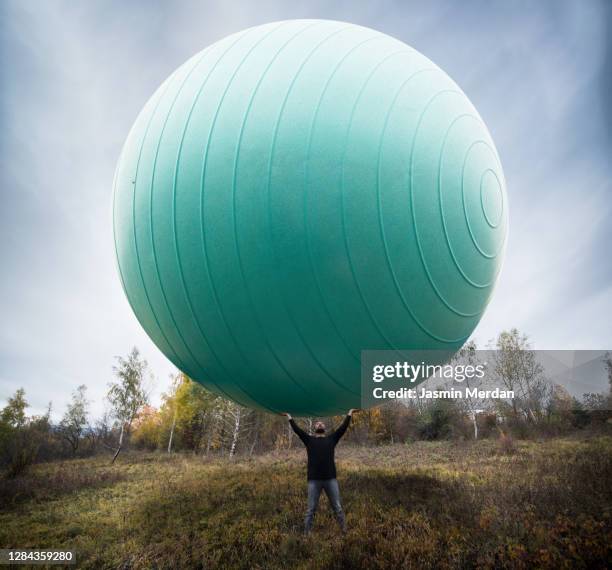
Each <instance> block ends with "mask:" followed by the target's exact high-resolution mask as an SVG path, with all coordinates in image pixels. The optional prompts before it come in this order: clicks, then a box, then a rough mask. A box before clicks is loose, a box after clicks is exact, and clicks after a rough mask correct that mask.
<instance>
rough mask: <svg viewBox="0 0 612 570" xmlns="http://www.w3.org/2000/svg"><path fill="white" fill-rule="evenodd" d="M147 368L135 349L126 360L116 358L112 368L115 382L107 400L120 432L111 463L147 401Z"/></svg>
mask: <svg viewBox="0 0 612 570" xmlns="http://www.w3.org/2000/svg"><path fill="white" fill-rule="evenodd" d="M147 367H148V365H147V361H146V360H143V359H141V358H140V352H139V351H138V349H137V348H136V347H134V348H133V349H132V351H131V352H130V354H129V355H128V357H127V358H123V357H121V356H118V357H117V365H116V366H114V367H113V371H114V373H115V376H116V377H117V380H116V381H115V382H111V383H110V384H109V389H108V394H107V398H108V401H109V403H110V405H111V408H112V411H113V415H114V417H115V418H116V420H117V421H118V423H119V430H120V431H119V445H118V447H117V451H116V452H115V455H114V456H113V460H112V463H114V462H115V460H116V459H117V456H118V455H119V453H120V452H121V450H122V448H123V440H124V436H125V434H126V433H128V432H129V430H130V427H131V425H132V422H133V421H134V418H135V417H136V416H137V414H138V412H139V411H140V410H141V409H142V407H143V406H145V405H146V404H147V403H148V401H149V397H148V394H147V391H146V389H145V377H146V373H147Z"/></svg>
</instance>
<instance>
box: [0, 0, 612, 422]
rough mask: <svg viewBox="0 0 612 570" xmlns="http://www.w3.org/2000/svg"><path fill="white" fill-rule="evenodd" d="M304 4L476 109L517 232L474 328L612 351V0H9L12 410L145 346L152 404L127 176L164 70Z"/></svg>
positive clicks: (56, 413)
mask: <svg viewBox="0 0 612 570" xmlns="http://www.w3.org/2000/svg"><path fill="white" fill-rule="evenodd" d="M292 18H326V19H333V20H343V21H348V22H353V23H356V24H361V25H365V26H368V27H371V28H375V29H378V30H380V31H382V32H384V33H387V34H389V35H392V36H394V37H396V38H398V39H400V40H402V41H404V42H406V43H407V44H409V45H411V46H412V47H414V48H416V49H417V50H419V51H420V52H422V53H423V54H425V55H426V56H427V57H429V58H430V59H431V60H433V61H434V62H435V63H436V64H438V65H439V66H440V67H441V68H442V69H444V70H445V71H446V72H447V73H448V74H449V75H450V76H451V77H452V78H453V79H454V80H455V81H456V82H457V83H458V84H459V85H460V86H461V87H462V89H463V90H464V92H465V93H466V94H467V95H468V97H469V98H470V100H471V101H472V102H473V103H474V105H475V106H476V108H477V109H478V110H479V112H480V114H481V116H482V117H483V119H484V121H485V122H486V124H487V126H488V128H489V130H490V132H491V135H492V137H493V139H494V141H495V143H496V145H497V149H498V151H499V154H500V157H501V160H502V164H503V167H504V173H505V176H506V182H507V189H508V198H509V205H510V233H509V240H508V247H507V251H506V259H505V263H504V267H503V270H502V272H501V275H500V279H499V282H498V285H497V289H496V292H495V294H494V296H493V299H492V301H491V303H490V305H489V307H488V309H487V311H486V312H485V315H484V317H483V319H482V321H481V322H480V324H479V326H478V328H477V329H476V330H475V332H474V334H473V337H472V338H474V339H475V340H477V341H478V342H479V343H482V344H484V343H486V341H488V340H489V339H490V338H492V337H494V336H495V335H496V334H497V333H498V332H499V331H501V330H503V329H508V328H510V327H517V328H519V330H521V331H524V332H525V333H527V334H528V335H529V336H530V338H531V340H532V342H533V345H534V346H535V347H536V348H541V349H612V253H611V251H610V250H611V249H612V222H611V220H612V199H611V198H612V3H610V2H606V0H602V1H599V0H585V1H582V2H575V1H573V0H566V1H563V0H548V1H546V0H541V1H539V2H531V1H528V0H525V1H514V2H502V1H498V2H490V1H487V0H482V1H476V0H464V1H462V2H453V1H450V0H449V1H426V0H423V1H421V2H408V1H405V0H404V1H397V2H392V1H379V2H374V1H370V2H362V1H356V0H351V1H337V2H329V1H328V0H327V1H325V0H323V1H302V2H300V1H295V2H286V1H283V0H257V2H255V1H254V0H252V1H250V2H249V1H245V0H239V1H231V2H230V1H227V0H215V1H206V0H203V1H173V2H161V1H151V0H147V1H144V0H140V1H138V0H134V1H131V2H125V1H122V0H116V1H114V0H109V1H95V0H91V1H88V2H72V1H59V0H45V1H44V2H41V1H36V0H15V1H13V0H3V1H2V3H1V4H0V127H1V129H0V193H1V196H0V315H1V319H0V406H1V405H4V402H5V401H6V399H7V398H8V397H9V396H10V395H11V394H13V393H14V392H15V390H16V389H18V388H19V387H24V388H25V390H26V395H27V399H28V401H29V402H30V404H31V408H30V413H42V412H43V411H44V409H45V407H46V405H47V403H48V402H49V401H52V402H53V417H54V418H55V419H57V418H58V417H60V416H61V414H62V413H63V410H64V409H65V406H66V404H67V402H68V400H69V398H70V393H71V391H73V390H74V389H75V388H76V387H77V386H78V385H79V384H86V385H87V386H88V394H89V398H90V400H91V401H92V403H91V411H92V415H94V416H99V415H100V414H101V413H102V412H103V411H104V403H103V402H104V394H105V393H106V390H107V385H108V382H109V381H111V380H112V367H113V364H114V363H115V357H116V356H117V355H125V354H127V352H128V351H129V350H130V348H131V347H132V346H138V347H139V349H140V350H141V352H142V353H143V355H144V356H145V358H146V359H147V360H148V362H149V365H150V369H151V371H152V372H153V374H154V377H155V378H154V379H153V380H151V383H150V389H151V394H152V400H153V403H159V401H160V394H161V393H162V392H163V391H164V390H165V389H166V388H167V386H168V382H169V376H170V375H171V374H172V373H174V372H175V370H174V368H173V366H172V365H171V364H170V363H169V361H167V360H166V358H165V357H164V356H163V355H162V354H161V353H160V352H159V350H158V349H157V348H156V347H155V346H154V345H153V343H152V342H151V341H150V340H149V339H148V337H147V335H146V334H145V333H144V331H143V330H142V328H141V327H140V325H139V324H138V322H137V320H136V318H135V316H134V315H133V314H132V311H131V309H130V307H129V305H128V302H127V300H126V298H125V296H124V294H123V291H122V289H121V285H120V281H119V278H118V275H117V271H116V265H115V258H114V249H113V241H112V228H111V210H110V207H111V186H112V179H113V174H114V169H115V165H116V161H117V159H118V156H119V153H120V150H121V146H122V144H123V142H124V139H125V137H126V136H127V133H128V130H129V128H130V127H131V125H132V123H133V121H134V119H135V118H136V115H137V114H138V112H139V111H140V109H141V108H142V106H143V105H144V103H145V102H146V101H147V99H148V98H149V96H150V95H151V94H152V93H153V92H154V90H155V89H156V88H157V87H158V86H159V84H160V83H161V82H162V81H163V80H164V79H165V78H166V77H167V76H168V75H169V74H170V73H171V72H172V71H173V70H174V69H175V68H176V67H178V66H179V65H180V64H182V63H183V62H184V61H185V60H186V59H187V58H189V57H190V56H191V55H193V54H194V53H196V52H198V51H200V50H201V49H203V48H204V47H206V46H207V45H209V44H211V43H213V42H215V41H216V40H218V39H221V38H222V37H224V36H226V35H228V34H230V33H233V32H236V31H239V30H241V29H243V28H246V27H250V26H253V25H257V24H263V23H266V22H270V21H276V20H286V19H292Z"/></svg>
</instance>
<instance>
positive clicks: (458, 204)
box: [113, 20, 508, 415]
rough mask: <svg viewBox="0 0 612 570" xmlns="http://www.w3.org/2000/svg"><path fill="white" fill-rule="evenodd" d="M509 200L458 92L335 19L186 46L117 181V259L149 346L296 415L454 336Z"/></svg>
mask: <svg viewBox="0 0 612 570" xmlns="http://www.w3.org/2000/svg"><path fill="white" fill-rule="evenodd" d="M507 214H508V208H507V199H506V193H505V182H504V176H503V173H502V167H501V165H500V161H499V157H498V154H497V151H496V149H495V146H494V144H493V141H492V140H491V137H490V135H489V133H488V131H487V128H486V127H485V125H484V123H483V121H482V119H481V118H480V116H479V115H478V113H477V111H476V109H475V108H474V107H473V106H472V104H471V103H470V101H469V100H468V99H467V97H466V96H465V94H464V93H463V92H462V91H461V89H460V88H459V87H458V86H457V85H456V84H455V83H454V82H453V81H452V80H451V79H450V78H449V77H448V76H447V75H446V74H445V73H444V72H443V71H442V70H441V69H440V68H438V67H437V66H436V65H435V64H433V63H432V62H431V61H430V60H429V59H427V58H426V57H424V56H423V55H421V54H420V53H419V52H417V51H416V50H414V49H412V48H411V47H409V46H407V45H406V44H404V43H402V42H401V41H398V40H396V39H394V38H391V37H389V36H387V35H385V34H382V33H380V32H377V31H374V30H371V29H368V28H364V27H361V26H356V25H352V24H347V23H343V22H334V21H325V20H290V21H285V22H275V23H271V24H266V25H262V26H257V27H253V28H249V29H247V30H244V31H242V32H239V33H237V34H234V35H231V36H228V37H226V38H224V39H222V40H220V41H218V42H216V43H215V44H213V45H211V46H209V47H208V48H206V49H205V50H203V51H202V52H200V53H198V54H197V55H195V56H194V57H192V58H191V59H190V60H188V61H187V62H186V63H185V64H184V65H182V66H181V67H179V68H178V69H177V70H176V71H175V72H174V73H173V74H172V75H171V76H170V77H169V78H168V79H167V80H166V81H165V82H164V83H163V84H162V85H161V87H159V89H158V90H157V91H156V92H155V94H154V95H153V96H152V97H151V99H150V100H149V101H148V103H147V104H146V105H145V107H144V108H143V110H142V112H141V113H140V115H139V116H138V118H137V120H136V122H135V124H134V126H133V127H132V129H131V131H130V133H129V136H128V138H127V141H126V143H125V145H124V147H123V150H122V153H121V157H120V159H119V163H118V166H117V171H116V174H115V182H114V200H113V226H114V228H113V229H114V240H115V248H116V254H117V261H118V267H119V273H120V277H121V280H122V284H123V288H124V290H125V293H126V295H127V297H128V300H129V302H130V304H131V306H132V308H133V311H134V313H135V314H136V316H137V318H138V320H139V321H140V323H141V324H142V326H143V327H144V329H145V331H146V332H147V333H148V334H149V336H150V337H151V339H152V340H153V341H154V343H155V344H156V345H157V346H158V347H159V349H160V350H161V351H162V352H163V353H164V354H165V355H166V356H167V357H168V358H169V359H170V360H171V361H172V362H173V363H174V364H175V365H176V366H177V367H178V368H179V369H180V370H182V371H184V372H185V373H186V374H188V375H189V376H190V377H191V378H193V379H194V380H197V381H198V382H201V383H202V384H203V385H204V386H205V387H207V388H209V389H210V390H213V391H214V392H216V393H218V394H220V395H223V396H226V397H228V398H230V399H232V400H234V401H235V402H238V403H240V404H243V405H245V406H251V407H257V408H260V409H267V410H270V411H274V412H280V411H288V412H291V413H294V414H297V415H330V414H334V413H338V412H340V411H342V410H346V409H347V408H350V407H359V403H360V351H362V350H364V349H381V350H383V349H389V350H392V349H444V350H457V349H458V348H459V347H460V346H461V345H462V344H463V343H464V342H465V340H466V339H467V338H468V337H469V335H470V334H471V333H472V331H473V330H474V328H475V326H476V325H477V323H478V321H479V320H480V318H481V316H482V314H483V311H484V309H485V307H486V305H487V303H488V301H489V299H490V296H491V293H492V290H493V287H494V284H495V281H496V278H497V275H498V273H499V269H500V266H501V261H502V257H503V250H504V247H505V242H506V234H507V225H508V217H507Z"/></svg>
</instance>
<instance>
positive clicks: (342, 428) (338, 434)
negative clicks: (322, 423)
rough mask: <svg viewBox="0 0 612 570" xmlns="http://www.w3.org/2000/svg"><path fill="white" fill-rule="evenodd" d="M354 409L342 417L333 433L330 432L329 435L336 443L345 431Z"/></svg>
mask: <svg viewBox="0 0 612 570" xmlns="http://www.w3.org/2000/svg"><path fill="white" fill-rule="evenodd" d="M354 411H355V410H349V412H348V414H346V417H345V418H344V421H343V422H342V423H341V424H340V427H339V428H338V429H337V430H336V431H335V432H334V433H332V435H331V437H332V438H333V439H334V441H335V442H336V443H338V442H339V441H340V438H341V437H342V436H343V435H344V434H345V433H346V430H347V429H348V427H349V424H350V423H351V418H352V417H353V412H354Z"/></svg>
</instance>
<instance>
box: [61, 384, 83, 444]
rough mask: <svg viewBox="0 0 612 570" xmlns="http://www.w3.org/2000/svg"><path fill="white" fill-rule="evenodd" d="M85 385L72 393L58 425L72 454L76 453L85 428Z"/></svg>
mask: <svg viewBox="0 0 612 570" xmlns="http://www.w3.org/2000/svg"><path fill="white" fill-rule="evenodd" d="M86 391H87V386H85V384H81V385H80V386H79V387H78V388H77V389H76V390H75V391H74V392H73V393H72V400H71V401H70V403H69V404H68V409H67V410H66V413H65V414H64V417H63V418H62V421H61V422H60V425H59V432H60V434H61V436H62V438H63V439H64V441H66V442H67V443H68V445H69V446H70V449H71V451H72V455H76V453H77V451H78V449H79V444H80V442H81V437H82V436H83V433H84V431H85V429H86V428H87V424H88V420H87V416H88V414H89V412H88V408H89V401H88V400H87V397H86V394H85V393H86Z"/></svg>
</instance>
